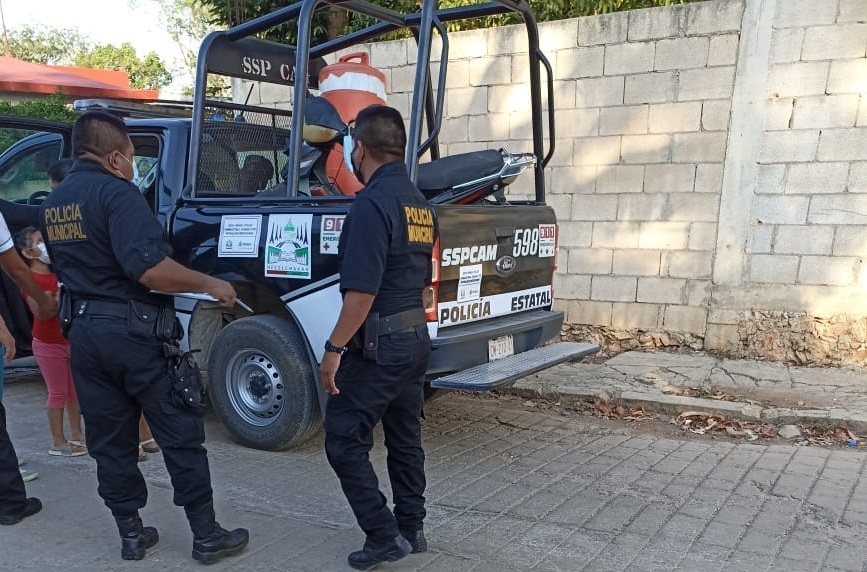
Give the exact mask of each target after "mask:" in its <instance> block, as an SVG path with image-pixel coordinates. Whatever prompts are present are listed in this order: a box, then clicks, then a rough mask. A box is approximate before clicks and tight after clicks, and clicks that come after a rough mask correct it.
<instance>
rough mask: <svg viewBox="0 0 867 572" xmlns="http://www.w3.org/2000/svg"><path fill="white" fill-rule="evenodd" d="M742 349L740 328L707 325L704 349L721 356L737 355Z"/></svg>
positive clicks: (724, 325)
mask: <svg viewBox="0 0 867 572" xmlns="http://www.w3.org/2000/svg"><path fill="white" fill-rule="evenodd" d="M740 347H741V340H740V334H739V333H738V327H737V326H732V325H728V324H707V332H706V333H705V336H704V349H705V350H707V351H712V352H717V353H720V354H723V355H725V354H734V353H737V352H738V350H739V349H740Z"/></svg>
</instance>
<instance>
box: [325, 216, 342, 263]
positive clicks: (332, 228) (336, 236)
mask: <svg viewBox="0 0 867 572" xmlns="http://www.w3.org/2000/svg"><path fill="white" fill-rule="evenodd" d="M345 218H346V215H323V216H322V227H321V228H320V229H319V252H320V253H322V254H337V253H338V245H339V244H340V233H341V232H342V231H343V220H344V219H345Z"/></svg>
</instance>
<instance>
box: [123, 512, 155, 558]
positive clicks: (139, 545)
mask: <svg viewBox="0 0 867 572" xmlns="http://www.w3.org/2000/svg"><path fill="white" fill-rule="evenodd" d="M114 520H115V522H116V523H117V530H118V532H120V557H121V558H123V559H124V560H141V559H142V558H144V557H145V553H146V552H147V549H148V548H152V547H153V546H155V545H156V543H157V542H159V541H160V535H159V533H158V532H157V529H156V528H154V527H152V526H142V522H141V517H139V515H138V513H137V512H136V513H133V514H129V515H126V516H115V517H114Z"/></svg>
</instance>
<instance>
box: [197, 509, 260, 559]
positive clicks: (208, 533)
mask: <svg viewBox="0 0 867 572" xmlns="http://www.w3.org/2000/svg"><path fill="white" fill-rule="evenodd" d="M186 513H187V519H188V520H189V521H190V530H192V531H193V559H194V560H198V561H199V562H201V563H202V564H213V563H215V562H217V561H218V560H220V559H221V558H225V557H226V556H232V555H233V554H237V553H239V552H241V551H242V550H244V547H245V546H247V542H249V540H250V533H249V532H247V529H246V528H236V529H235V530H232V531H229V530H226V529H224V528H223V527H221V526H220V525H219V524H217V520H216V516H215V515H214V503H213V502H209V503H208V504H206V505H204V506H203V507H201V508H197V509H196V510H188V509H187V510H186Z"/></svg>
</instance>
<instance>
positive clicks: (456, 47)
mask: <svg viewBox="0 0 867 572" xmlns="http://www.w3.org/2000/svg"><path fill="white" fill-rule="evenodd" d="M491 32H493V30H491V29H490V28H482V29H478V30H466V31H463V32H453V33H450V34H449V58H455V59H456V58H480V57H483V56H486V55H488V43H489V42H488V38H489V37H490V36H491V35H492V34H491ZM440 51H441V48H440V47H437V48H436V49H433V48H431V53H432V54H433V53H436V54H439V53H440ZM371 63H373V62H371ZM374 65H376V64H374Z"/></svg>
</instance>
